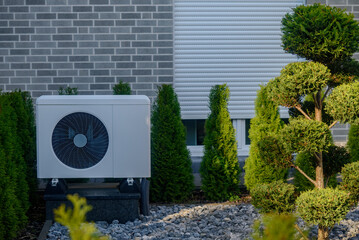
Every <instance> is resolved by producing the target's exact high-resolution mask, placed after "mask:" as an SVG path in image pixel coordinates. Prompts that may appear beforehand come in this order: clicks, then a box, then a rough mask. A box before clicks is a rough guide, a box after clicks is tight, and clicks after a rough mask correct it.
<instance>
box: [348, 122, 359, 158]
mask: <svg viewBox="0 0 359 240" xmlns="http://www.w3.org/2000/svg"><path fill="white" fill-rule="evenodd" d="M347 147H348V150H349V153H350V157H351V161H352V162H358V161H359V124H352V125H351V126H350V130H349V135H348V143H347Z"/></svg>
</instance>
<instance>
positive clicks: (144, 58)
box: [132, 55, 152, 62]
mask: <svg viewBox="0 0 359 240" xmlns="http://www.w3.org/2000/svg"><path fill="white" fill-rule="evenodd" d="M132 61H135V62H138V61H152V56H150V55H136V56H132Z"/></svg>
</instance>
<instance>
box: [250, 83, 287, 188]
mask: <svg viewBox="0 0 359 240" xmlns="http://www.w3.org/2000/svg"><path fill="white" fill-rule="evenodd" d="M255 111H256V115H255V117H254V118H252V119H251V125H250V129H249V138H250V139H251V147H250V150H249V157H248V158H247V159H246V161H245V165H244V169H245V175H244V180H245V182H244V183H245V185H246V187H247V189H249V190H250V189H252V188H253V187H254V186H255V185H256V184H259V183H270V182H273V181H276V180H280V179H285V178H286V175H287V171H286V170H283V169H278V168H276V167H273V166H272V165H268V164H267V163H266V162H265V161H263V160H262V159H261V158H260V153H259V148H258V146H257V143H258V142H259V141H260V140H261V139H262V138H263V137H265V136H268V135H275V134H277V133H278V132H279V130H280V129H281V128H282V126H283V122H282V121H281V120H280V116H279V112H278V105H276V104H274V103H273V101H271V100H270V99H268V96H267V90H266V88H265V87H264V86H261V89H260V90H259V91H258V93H257V99H256V102H255Z"/></svg>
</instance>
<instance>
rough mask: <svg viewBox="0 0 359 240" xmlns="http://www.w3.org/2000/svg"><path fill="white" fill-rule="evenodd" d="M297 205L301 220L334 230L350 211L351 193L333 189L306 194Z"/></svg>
mask: <svg viewBox="0 0 359 240" xmlns="http://www.w3.org/2000/svg"><path fill="white" fill-rule="evenodd" d="M296 203H297V211H298V212H299V214H300V216H301V218H302V219H303V220H304V221H305V222H307V223H308V224H313V225H319V227H320V228H321V227H322V228H332V227H333V226H334V224H336V223H339V222H340V221H341V220H343V219H344V217H345V215H346V214H347V213H348V212H349V209H350V199H349V193H348V192H346V191H342V190H339V189H332V188H323V189H314V190H311V191H307V192H304V193H302V194H301V195H300V196H299V197H298V198H297V201H296Z"/></svg>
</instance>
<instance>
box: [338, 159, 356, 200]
mask: <svg viewBox="0 0 359 240" xmlns="http://www.w3.org/2000/svg"><path fill="white" fill-rule="evenodd" d="M341 175H342V180H343V181H342V183H341V186H340V187H341V188H342V189H343V190H347V191H349V192H350V198H351V200H352V201H353V202H354V204H357V203H358V202H359V178H358V176H359V162H352V163H348V164H346V165H345V166H344V167H343V169H342V172H341Z"/></svg>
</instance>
